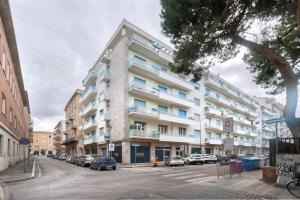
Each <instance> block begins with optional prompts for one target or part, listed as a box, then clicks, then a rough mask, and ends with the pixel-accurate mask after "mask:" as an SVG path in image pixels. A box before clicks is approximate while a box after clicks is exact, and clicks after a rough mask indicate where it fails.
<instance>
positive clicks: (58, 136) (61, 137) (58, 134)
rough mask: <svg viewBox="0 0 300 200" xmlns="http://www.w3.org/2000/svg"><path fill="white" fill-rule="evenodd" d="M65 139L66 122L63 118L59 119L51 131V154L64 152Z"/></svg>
mask: <svg viewBox="0 0 300 200" xmlns="http://www.w3.org/2000/svg"><path fill="white" fill-rule="evenodd" d="M65 140H66V123H65V120H60V121H59V122H58V123H57V124H56V126H55V127H54V132H53V149H54V151H53V154H63V153H65V152H66V151H65V146H64V145H63V143H64V141H65Z"/></svg>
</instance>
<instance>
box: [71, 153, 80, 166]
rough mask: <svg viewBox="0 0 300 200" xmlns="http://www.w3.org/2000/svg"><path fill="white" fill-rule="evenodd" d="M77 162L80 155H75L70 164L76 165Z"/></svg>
mask: <svg viewBox="0 0 300 200" xmlns="http://www.w3.org/2000/svg"><path fill="white" fill-rule="evenodd" d="M77 160H78V155H73V156H72V157H71V159H70V163H71V164H75V165H76V161H77Z"/></svg>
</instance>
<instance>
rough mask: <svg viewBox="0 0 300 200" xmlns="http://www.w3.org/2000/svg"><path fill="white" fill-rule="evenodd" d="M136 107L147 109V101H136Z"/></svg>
mask: <svg viewBox="0 0 300 200" xmlns="http://www.w3.org/2000/svg"><path fill="white" fill-rule="evenodd" d="M134 106H137V107H143V108H145V107H146V101H143V100H139V99H134Z"/></svg>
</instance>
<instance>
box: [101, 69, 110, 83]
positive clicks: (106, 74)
mask: <svg viewBox="0 0 300 200" xmlns="http://www.w3.org/2000/svg"><path fill="white" fill-rule="evenodd" d="M110 79H111V72H110V70H109V69H105V70H104V71H102V72H101V74H100V81H103V82H109V81H110Z"/></svg>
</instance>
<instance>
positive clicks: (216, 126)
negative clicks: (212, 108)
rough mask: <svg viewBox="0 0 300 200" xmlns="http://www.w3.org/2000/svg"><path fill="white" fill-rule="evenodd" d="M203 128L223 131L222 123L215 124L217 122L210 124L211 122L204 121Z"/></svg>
mask: <svg viewBox="0 0 300 200" xmlns="http://www.w3.org/2000/svg"><path fill="white" fill-rule="evenodd" d="M205 128H206V129H213V130H216V131H223V125H217V124H212V123H205Z"/></svg>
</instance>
